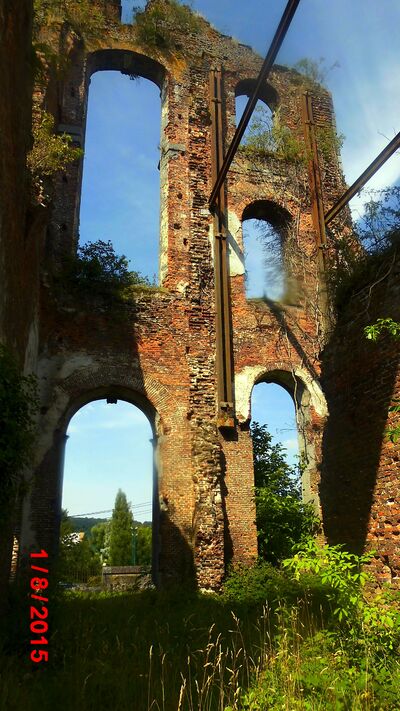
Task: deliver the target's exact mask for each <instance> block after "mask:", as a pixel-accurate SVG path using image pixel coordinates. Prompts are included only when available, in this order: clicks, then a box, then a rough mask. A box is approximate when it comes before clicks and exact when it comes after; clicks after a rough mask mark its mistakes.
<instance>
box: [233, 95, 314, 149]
mask: <svg viewBox="0 0 400 711" xmlns="http://www.w3.org/2000/svg"><path fill="white" fill-rule="evenodd" d="M240 153H241V154H242V155H244V156H246V157H247V158H249V159H252V160H253V161H255V162H257V161H260V160H265V158H267V157H269V156H273V157H274V158H277V159H278V160H282V161H288V162H289V163H301V162H304V161H305V159H306V152H305V146H304V144H303V143H302V142H301V141H300V140H299V139H298V138H297V137H296V136H295V134H294V133H293V132H292V131H291V130H290V129H289V128H288V127H287V126H285V125H283V124H282V121H281V118H280V113H279V109H278V110H277V111H275V113H274V115H273V116H272V115H271V113H270V112H269V110H268V109H267V108H266V107H264V106H257V108H256V109H255V111H254V113H253V117H252V119H251V121H250V124H249V128H248V131H247V135H246V140H245V142H244V143H243V144H242V145H241V146H240Z"/></svg>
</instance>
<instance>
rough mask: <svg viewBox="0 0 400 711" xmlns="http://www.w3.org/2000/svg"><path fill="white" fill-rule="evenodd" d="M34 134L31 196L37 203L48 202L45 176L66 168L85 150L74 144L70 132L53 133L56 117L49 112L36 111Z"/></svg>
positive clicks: (30, 158)
mask: <svg viewBox="0 0 400 711" xmlns="http://www.w3.org/2000/svg"><path fill="white" fill-rule="evenodd" d="M32 134H33V147H32V150H31V151H30V153H28V157H27V164H28V168H29V169H30V172H31V176H32V193H33V194H32V197H33V200H34V201H35V202H37V203H39V204H41V205H46V204H47V203H48V202H49V199H50V195H49V189H48V188H49V186H48V185H47V184H46V178H51V177H53V176H54V175H56V174H57V173H59V172H60V171H62V170H65V168H66V167H67V165H69V164H70V163H73V162H74V161H76V160H78V159H79V158H81V157H82V155H83V151H82V150H81V148H75V147H74V146H73V145H72V138H71V136H69V135H68V134H66V133H63V134H62V135H58V134H56V133H54V119H53V117H52V116H51V115H50V114H48V113H46V112H36V114H35V116H34V121H33V125H32Z"/></svg>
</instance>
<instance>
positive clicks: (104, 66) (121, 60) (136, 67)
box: [86, 49, 166, 92]
mask: <svg viewBox="0 0 400 711" xmlns="http://www.w3.org/2000/svg"><path fill="white" fill-rule="evenodd" d="M103 71H117V72H121V74H127V75H128V76H141V77H143V79H148V80H149V81H152V82H153V83H154V84H156V85H157V86H158V88H159V89H160V92H161V91H162V89H163V85H164V80H165V77H166V69H165V67H164V66H163V65H162V64H160V62H157V61H156V60H155V59H151V57H147V56H146V55H145V54H139V52H134V51H133V50H131V49H129V50H128V49H98V50H96V51H94V52H91V53H90V54H89V55H88V58H87V69H86V72H87V74H86V79H87V81H88V80H89V79H90V77H91V76H92V74H94V73H95V72H103Z"/></svg>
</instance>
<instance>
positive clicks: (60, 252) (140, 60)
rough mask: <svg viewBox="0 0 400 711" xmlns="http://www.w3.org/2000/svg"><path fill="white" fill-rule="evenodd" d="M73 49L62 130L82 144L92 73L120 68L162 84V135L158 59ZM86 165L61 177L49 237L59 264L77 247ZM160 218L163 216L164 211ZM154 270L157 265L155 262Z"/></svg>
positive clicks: (163, 79) (162, 78)
mask: <svg viewBox="0 0 400 711" xmlns="http://www.w3.org/2000/svg"><path fill="white" fill-rule="evenodd" d="M70 55H71V58H72V59H71V66H70V68H69V72H68V73H67V75H66V76H65V78H64V79H63V80H60V87H59V94H60V96H61V104H60V106H59V107H57V108H54V113H55V115H56V116H57V130H58V132H60V133H67V134H69V135H70V136H71V137H72V140H73V142H74V144H75V145H77V146H80V147H82V148H84V146H85V136H86V121H87V111H88V105H89V101H90V97H89V88H90V81H91V77H92V76H93V75H94V74H95V73H98V72H104V71H117V72H120V73H121V74H123V75H127V76H131V77H143V78H144V79H146V80H148V81H150V82H151V83H152V84H155V85H156V86H157V87H158V89H159V90H160V98H161V102H160V114H159V116H160V126H161V128H160V132H161V136H163V132H164V128H165V126H166V124H167V122H168V119H167V116H168V80H167V77H168V72H167V69H166V68H165V67H164V66H163V65H162V64H161V63H160V62H158V61H156V60H154V59H152V58H150V57H147V56H146V55H144V54H141V53H139V52H136V51H134V50H132V49H113V48H107V49H104V48H103V49H98V50H95V51H93V52H89V53H85V51H84V49H83V48H82V47H81V46H80V45H79V46H74V47H73V49H72V50H71V52H70ZM53 93H55V94H56V93H57V92H53ZM53 103H54V102H53ZM161 144H162V140H161ZM156 167H157V166H156V165H155V168H156ZM159 169H160V188H159V191H160V192H161V186H162V185H163V184H164V183H165V182H166V174H165V171H166V166H165V165H164V164H163V161H160V165H159ZM83 170H84V166H83V159H82V158H81V159H80V160H79V161H77V162H75V163H74V164H71V165H69V166H68V167H67V169H66V170H65V172H64V173H63V175H62V176H61V175H60V176H59V178H58V180H57V189H56V195H55V205H54V207H55V209H54V211H53V214H52V221H51V225H50V227H49V232H48V239H47V251H48V254H49V255H50V256H51V257H52V258H53V260H54V261H55V263H56V264H57V262H58V261H59V260H60V259H61V260H62V259H63V258H64V256H65V255H66V254H71V253H74V251H75V250H76V248H77V246H78V239H79V221H80V207H81V194H82V179H83ZM165 209H166V208H165ZM160 218H161V220H162V215H161V216H160ZM156 238H157V239H158V235H156ZM154 271H155V272H156V271H157V267H156V266H155V268H154Z"/></svg>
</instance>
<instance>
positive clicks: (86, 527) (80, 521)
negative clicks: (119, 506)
mask: <svg viewBox="0 0 400 711" xmlns="http://www.w3.org/2000/svg"><path fill="white" fill-rule="evenodd" d="M69 520H70V521H71V524H72V526H73V528H74V531H83V532H84V533H88V532H89V531H90V529H91V528H93V526H96V524H98V523H105V522H106V521H107V520H108V519H106V518H89V517H88V518H87V517H86V516H77V517H75V516H70V517H69Z"/></svg>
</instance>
